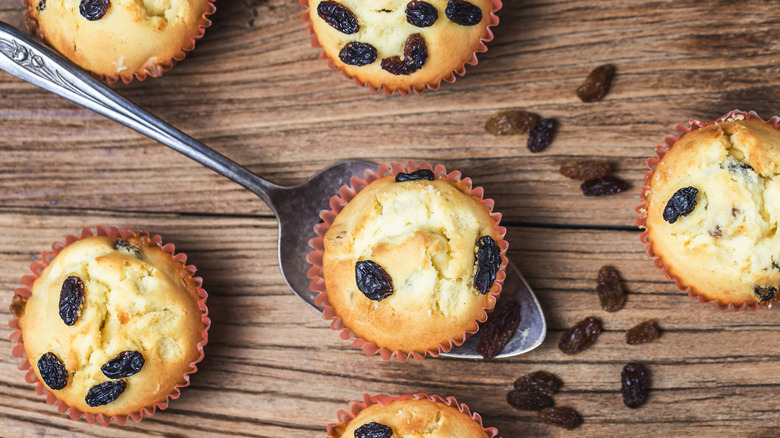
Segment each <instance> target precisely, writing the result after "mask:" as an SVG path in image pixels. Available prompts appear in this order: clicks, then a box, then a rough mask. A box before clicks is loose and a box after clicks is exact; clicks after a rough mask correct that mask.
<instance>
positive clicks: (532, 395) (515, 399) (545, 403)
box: [506, 389, 555, 411]
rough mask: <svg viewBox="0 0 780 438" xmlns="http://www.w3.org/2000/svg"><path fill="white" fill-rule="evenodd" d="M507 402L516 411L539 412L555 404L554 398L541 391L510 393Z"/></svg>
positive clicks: (514, 391) (515, 391)
mask: <svg viewBox="0 0 780 438" xmlns="http://www.w3.org/2000/svg"><path fill="white" fill-rule="evenodd" d="M506 401H507V403H509V405H510V406H512V407H513V408H515V409H519V410H521V411H538V410H539V409H542V408H546V407H549V406H552V405H554V404H555V402H554V401H553V398H552V397H550V396H549V395H547V394H545V393H543V392H539V391H518V390H516V389H515V390H513V391H509V393H507V395H506Z"/></svg>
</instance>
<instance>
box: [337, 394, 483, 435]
mask: <svg viewBox="0 0 780 438" xmlns="http://www.w3.org/2000/svg"><path fill="white" fill-rule="evenodd" d="M409 399H412V400H420V399H427V400H430V401H432V402H434V403H437V402H438V403H444V404H445V405H447V406H450V407H453V408H456V409H457V410H459V411H460V412H462V413H464V414H466V415H468V416H469V417H471V419H472V420H474V421H475V422H476V423H477V424H478V425H479V427H481V428H482V430H483V431H484V432H485V433H486V434H487V436H488V438H495V437H496V436H497V435H498V429H496V428H495V427H485V425H484V424H482V416H481V415H479V414H478V413H476V412H472V411H471V410H470V409H469V407H468V406H466V404H465V403H458V401H457V400H455V397H447V398H443V397H440V396H438V395H427V394H423V393H419V394H403V395H383V394H380V395H374V396H372V395H369V394H363V401H362V402H359V401H357V400H352V401H350V402H349V404H348V405H347V410H346V411H345V410H343V409H342V410H340V411H339V412H338V414H337V415H336V417H337V418H338V421H339V422H338V423H330V424H328V436H329V437H330V436H333V432H334V429H335V428H336V426H338V425H339V424H347V423H349V422H350V421H352V420H354V419H355V417H356V416H357V415H358V413H360V411H362V410H363V409H366V408H367V407H369V406H371V405H374V404H377V403H378V404H380V405H382V406H387V405H388V404H390V403H392V402H394V401H396V400H409Z"/></svg>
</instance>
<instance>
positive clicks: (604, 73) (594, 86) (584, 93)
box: [577, 64, 615, 102]
mask: <svg viewBox="0 0 780 438" xmlns="http://www.w3.org/2000/svg"><path fill="white" fill-rule="evenodd" d="M613 76H615V66H614V65H611V64H606V65H602V66H601V67H597V68H596V69H595V70H593V71H592V72H590V74H589V75H588V77H587V78H586V79H585V82H583V84H582V85H580V86H579V88H577V97H579V98H580V100H581V101H583V102H598V101H599V100H601V99H603V98H604V96H606V94H607V91H609V85H610V84H611V83H612V77H613Z"/></svg>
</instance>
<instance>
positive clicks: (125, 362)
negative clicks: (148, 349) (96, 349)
mask: <svg viewBox="0 0 780 438" xmlns="http://www.w3.org/2000/svg"><path fill="white" fill-rule="evenodd" d="M144 362H145V361H144V355H143V354H141V353H140V352H138V351H123V352H121V353H119V354H118V355H117V356H116V357H115V358H113V359H111V360H109V361H108V362H106V363H105V365H103V366H102V367H100V371H103V374H105V376H106V377H108V378H109V379H121V378H123V377H130V376H132V375H133V374H135V373H137V372H139V371H141V368H143V366H144Z"/></svg>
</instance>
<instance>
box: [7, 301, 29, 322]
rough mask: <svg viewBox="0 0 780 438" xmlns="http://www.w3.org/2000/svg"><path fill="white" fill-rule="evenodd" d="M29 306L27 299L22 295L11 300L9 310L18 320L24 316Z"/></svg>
mask: <svg viewBox="0 0 780 438" xmlns="http://www.w3.org/2000/svg"><path fill="white" fill-rule="evenodd" d="M26 306H27V298H24V297H23V296H21V295H14V297H13V298H12V299H11V305H10V306H9V307H8V309H9V310H11V314H13V315H14V316H15V317H17V318H21V317H22V315H23V314H24V308H25V307H26Z"/></svg>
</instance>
